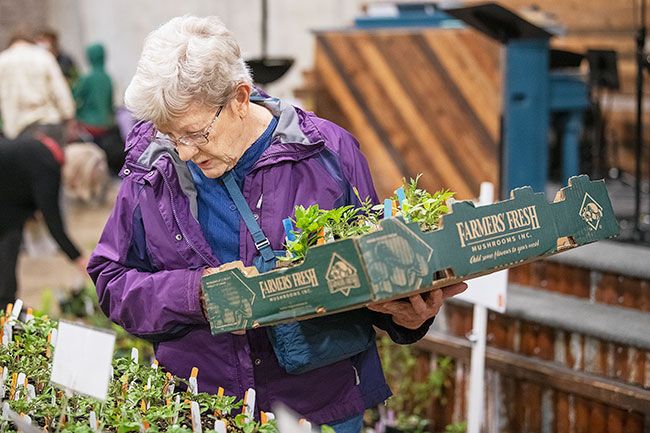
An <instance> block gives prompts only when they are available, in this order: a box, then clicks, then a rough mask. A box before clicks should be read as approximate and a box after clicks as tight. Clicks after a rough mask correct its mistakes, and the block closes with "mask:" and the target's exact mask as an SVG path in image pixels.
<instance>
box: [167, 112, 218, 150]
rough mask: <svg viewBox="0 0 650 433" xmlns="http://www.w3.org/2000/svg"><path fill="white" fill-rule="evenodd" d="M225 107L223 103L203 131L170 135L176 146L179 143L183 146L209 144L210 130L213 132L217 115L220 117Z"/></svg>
mask: <svg viewBox="0 0 650 433" xmlns="http://www.w3.org/2000/svg"><path fill="white" fill-rule="evenodd" d="M222 109H223V105H222V106H221V107H219V109H218V110H217V112H216V113H215V115H214V117H213V118H212V121H211V122H210V124H209V125H208V127H207V128H205V129H204V130H203V132H195V133H193V134H187V135H183V136H182V137H178V138H172V137H169V138H170V139H171V140H172V141H173V142H174V144H175V145H176V146H178V145H179V144H182V145H183V146H190V147H201V146H205V145H206V144H208V141H209V140H208V137H209V136H210V132H212V126H213V125H214V122H215V121H216V120H217V117H219V114H221V110H222Z"/></svg>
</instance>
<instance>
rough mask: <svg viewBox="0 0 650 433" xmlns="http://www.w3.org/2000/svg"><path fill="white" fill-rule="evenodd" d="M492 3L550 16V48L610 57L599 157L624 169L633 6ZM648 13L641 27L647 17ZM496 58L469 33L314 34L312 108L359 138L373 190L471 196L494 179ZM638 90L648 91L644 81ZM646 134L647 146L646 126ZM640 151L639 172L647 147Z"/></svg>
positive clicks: (629, 1)
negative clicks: (612, 85)
mask: <svg viewBox="0 0 650 433" xmlns="http://www.w3.org/2000/svg"><path fill="white" fill-rule="evenodd" d="M480 2H482V1H481V0H467V1H466V2H465V3H467V4H472V3H480ZM501 3H502V4H503V5H504V6H506V7H509V8H512V9H514V10H520V9H522V8H524V7H527V6H530V5H531V4H533V3H534V4H536V5H538V6H539V7H540V8H541V9H542V10H544V11H546V12H550V13H552V14H554V15H555V16H556V18H557V20H558V21H559V22H560V23H562V24H563V25H564V26H565V27H566V29H567V33H566V35H565V36H560V37H554V38H553V39H552V46H553V47H556V48H561V49H567V50H573V51H577V52H584V51H586V50H587V49H589V48H594V49H614V50H616V51H617V52H618V54H619V65H618V66H619V75H620V78H621V90H620V91H618V92H614V93H612V92H608V93H606V95H605V97H606V99H605V100H603V109H604V115H605V117H606V122H607V130H606V140H607V145H608V150H607V160H608V162H609V165H610V166H613V167H618V168H621V169H623V170H624V171H627V172H630V173H633V171H634V164H635V159H634V122H635V103H634V92H635V74H636V67H635V60H634V51H635V39H634V38H635V30H636V25H637V24H636V23H637V22H638V21H639V19H638V16H636V17H635V7H636V5H637V3H638V1H634V0H590V1H587V0H562V1H557V0H537V1H535V2H531V1H530V0H503V1H501ZM647 15H648V22H649V23H650V12H648V13H647ZM649 40H650V38H649ZM500 53H501V51H500V48H499V47H498V45H496V44H494V43H492V42H491V41H489V40H487V39H486V38H484V37H483V36H481V35H479V34H478V33H477V32H475V31H473V30H466V31H460V32H458V31H450V30H447V31H441V30H425V31H413V30H408V29H386V30H381V31H371V32H358V33H355V32H338V33H335V32H325V33H320V34H318V37H317V43H316V61H315V69H314V73H313V76H312V77H311V78H310V80H311V81H313V82H314V84H313V86H312V87H313V88H314V89H315V92H314V94H315V97H314V101H313V104H311V107H312V108H313V109H314V110H315V111H316V112H317V113H318V114H320V115H323V116H324V117H328V118H330V119H332V120H334V121H337V122H338V123H340V124H342V125H343V126H345V127H347V128H348V129H350V130H352V132H353V133H354V134H355V135H357V136H358V138H359V140H360V142H361V143H362V146H363V147H364V150H365V151H366V155H367V156H368V158H369V160H370V164H371V169H372V170H373V174H374V175H375V178H376V182H377V184H378V185H377V187H378V190H379V192H380V194H382V195H385V194H389V193H390V192H392V190H393V188H394V187H395V186H396V185H397V183H398V181H399V178H400V177H401V176H405V175H407V176H411V175H414V174H417V173H419V172H424V173H425V177H424V178H423V182H424V186H426V187H427V188H442V187H444V188H449V189H452V190H455V191H457V192H458V193H459V197H460V198H468V197H473V196H474V195H476V192H477V191H478V183H479V182H480V181H483V180H489V181H493V182H495V183H496V182H497V178H498V173H497V170H498V168H496V167H497V164H498V139H499V114H500V111H501V101H500V92H501V83H500V78H501V68H500V59H501V55H500ZM585 66H586V65H585ZM584 70H585V72H586V67H585V68H584ZM307 86H308V87H309V86H310V85H309V84H308V85H307ZM646 89H647V90H646V94H650V80H648V79H647V75H646ZM303 95H304V93H303ZM646 103H650V98H647V97H646ZM646 125H650V110H647V111H646ZM646 137H648V140H646V141H647V142H650V128H648V127H647V126H646ZM644 152H645V155H646V157H645V158H644V160H643V165H644V170H645V171H646V172H647V170H648V163H649V162H650V156H649V153H650V145H646V146H645V149H644Z"/></svg>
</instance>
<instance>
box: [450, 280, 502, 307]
mask: <svg viewBox="0 0 650 433" xmlns="http://www.w3.org/2000/svg"><path fill="white" fill-rule="evenodd" d="M466 283H467V290H465V291H464V292H463V293H461V294H460V295H457V296H455V298H456V299H461V300H463V301H466V302H470V303H472V304H477V305H482V306H484V307H485V308H488V309H490V310H493V311H498V312H499V313H505V311H506V293H507V288H508V271H507V270H504V271H499V272H495V273H493V274H490V275H484V276H482V277H478V278H474V279H472V280H469V281H466Z"/></svg>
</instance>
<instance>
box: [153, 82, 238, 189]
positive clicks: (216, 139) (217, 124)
mask: <svg viewBox="0 0 650 433" xmlns="http://www.w3.org/2000/svg"><path fill="white" fill-rule="evenodd" d="M248 93H249V92H248V91H246V89H243V90H242V88H239V89H238V90H237V92H236V94H235V97H234V98H232V99H230V100H229V101H228V102H226V103H225V104H224V105H223V106H221V107H216V108H214V107H209V106H206V105H198V104H196V105H192V106H190V108H189V110H188V111H187V113H186V114H185V115H184V116H183V117H182V118H179V119H174V120H173V121H171V122H169V124H167V125H165V127H164V128H161V132H164V133H165V134H167V135H168V136H169V137H170V138H171V139H172V141H174V145H175V147H176V150H177V151H178V155H179V156H180V158H181V159H182V160H183V161H192V162H194V163H195V164H196V165H197V166H198V167H199V168H200V169H201V171H202V172H203V174H205V176H206V177H209V178H212V179H215V178H218V177H221V175H223V174H224V173H225V172H227V171H228V170H231V169H232V168H233V167H234V166H235V165H236V164H237V161H239V158H241V156H242V155H243V153H244V151H245V150H246V146H247V144H250V143H247V140H248V139H249V137H248V134H247V129H248V128H246V126H245V120H246V117H247V116H248V108H249V106H248Z"/></svg>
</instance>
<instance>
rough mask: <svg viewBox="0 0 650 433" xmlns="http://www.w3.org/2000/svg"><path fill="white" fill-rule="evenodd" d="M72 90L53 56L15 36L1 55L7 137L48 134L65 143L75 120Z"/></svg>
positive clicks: (1, 112)
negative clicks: (66, 126)
mask: <svg viewBox="0 0 650 433" xmlns="http://www.w3.org/2000/svg"><path fill="white" fill-rule="evenodd" d="M74 113H75V106H74V100H73V99H72V93H71V92H70V88H69V87H68V84H67V83H66V81H65V78H64V77H63V74H62V73H61V69H60V68H59V66H58V64H57V62H56V59H55V58H54V56H52V54H51V53H50V52H49V51H47V50H44V49H42V48H40V47H38V46H36V45H34V43H33V42H32V39H31V38H30V37H29V35H28V34H27V33H25V32H17V33H15V34H14V35H13V36H12V37H11V39H10V42H9V48H7V49H6V50H4V51H3V52H2V53H0V116H2V122H3V125H2V126H3V133H4V135H5V137H7V138H9V139H14V138H16V137H18V136H19V135H20V136H23V137H33V136H34V135H35V134H44V135H47V136H49V137H51V138H53V139H54V140H56V141H57V142H58V143H59V144H62V143H63V142H64V137H65V131H66V128H65V125H67V124H68V123H69V122H73V121H74Z"/></svg>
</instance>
